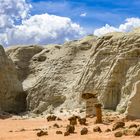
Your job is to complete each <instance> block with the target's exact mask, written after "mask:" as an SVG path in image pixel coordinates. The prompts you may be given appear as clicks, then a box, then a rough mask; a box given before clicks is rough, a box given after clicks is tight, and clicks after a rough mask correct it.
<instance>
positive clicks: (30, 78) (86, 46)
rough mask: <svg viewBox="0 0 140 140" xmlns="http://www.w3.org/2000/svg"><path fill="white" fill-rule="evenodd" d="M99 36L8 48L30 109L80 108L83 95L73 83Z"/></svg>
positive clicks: (41, 110)
mask: <svg viewBox="0 0 140 140" xmlns="http://www.w3.org/2000/svg"><path fill="white" fill-rule="evenodd" d="M95 44H96V37H94V36H87V37H85V38H84V39H81V40H75V41H71V42H68V43H65V44H64V45H48V46H44V47H38V46H19V47H10V48H9V49H7V54H8V55H9V56H10V57H11V58H12V60H13V62H14V63H15V65H16V68H17V70H18V74H19V79H20V80H21V81H22V84H23V88H24V91H26V92H27V94H28V96H27V105H28V109H29V110H32V111H34V112H36V113H41V112H43V111H45V110H48V111H49V110H53V109H55V108H56V107H59V106H60V105H61V106H63V107H64V108H70V109H72V108H74V107H77V105H78V101H79V95H78V94H75V93H74V92H73V86H74V85H75V83H76V80H77V79H78V78H79V76H80V73H81V72H82V69H83V68H84V65H85V64H86V63H87V60H88V58H89V56H90V49H91V47H92V46H93V47H94V46H95Z"/></svg>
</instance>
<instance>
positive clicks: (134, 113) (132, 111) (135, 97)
mask: <svg viewBox="0 0 140 140" xmlns="http://www.w3.org/2000/svg"><path fill="white" fill-rule="evenodd" d="M139 106H140V81H138V82H136V83H135V85H134V90H133V91H132V94H131V96H130V98H129V102H128V106H127V110H126V116H127V118H129V119H139V118H140V109H139Z"/></svg>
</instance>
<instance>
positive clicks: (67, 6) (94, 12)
mask: <svg viewBox="0 0 140 140" xmlns="http://www.w3.org/2000/svg"><path fill="white" fill-rule="evenodd" d="M30 2H31V3H32V6H33V8H32V10H31V14H33V15H34V14H41V13H46V12H47V13H49V14H54V15H58V16H66V17H69V18H71V19H72V20H73V21H74V22H76V23H78V24H80V25H81V26H82V27H84V28H85V29H86V30H87V31H88V32H91V31H93V30H94V29H95V28H98V27H101V26H104V25H105V24H109V25H112V26H118V25H120V24H121V23H123V22H124V20H125V19H126V18H131V17H139V15H140V10H139V8H140V0H30ZM82 13H86V16H84V17H81V16H80V15H81V14H82Z"/></svg>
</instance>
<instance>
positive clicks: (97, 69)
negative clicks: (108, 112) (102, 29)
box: [75, 31, 140, 112]
mask: <svg viewBox="0 0 140 140" xmlns="http://www.w3.org/2000/svg"><path fill="white" fill-rule="evenodd" d="M139 79H140V34H139V33H137V32H136V31H135V32H131V33H127V34H124V33H112V34H108V35H105V36H103V37H100V38H98V43H97V45H96V47H94V48H93V50H92V54H91V56H90V59H89V61H88V63H87V65H86V66H85V68H84V70H83V73H82V74H81V76H80V78H79V81H78V82H77V85H76V86H75V89H76V91H79V92H80V93H81V94H84V93H97V94H98V97H99V100H100V102H102V104H103V106H104V108H105V109H113V110H117V111H120V112H125V111H126V108H127V105H128V101H129V99H130V98H129V97H130V95H131V94H132V92H133V84H134V83H135V82H136V81H138V80H139Z"/></svg>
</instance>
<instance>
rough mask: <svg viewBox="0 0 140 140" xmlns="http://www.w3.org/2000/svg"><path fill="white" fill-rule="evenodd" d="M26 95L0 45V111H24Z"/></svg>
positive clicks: (11, 63)
mask: <svg viewBox="0 0 140 140" xmlns="http://www.w3.org/2000/svg"><path fill="white" fill-rule="evenodd" d="M25 101H26V94H25V93H24V92H23V88H22V84H21V82H20V81H19V80H18V77H17V71H16V69H15V66H14V64H13V62H12V60H11V59H10V58H9V57H7V55H6V54H5V51H4V49H3V47H2V46H1V45H0V110H1V111H6V112H15V113H18V112H21V111H24V110H25V109H26V102H25Z"/></svg>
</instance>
